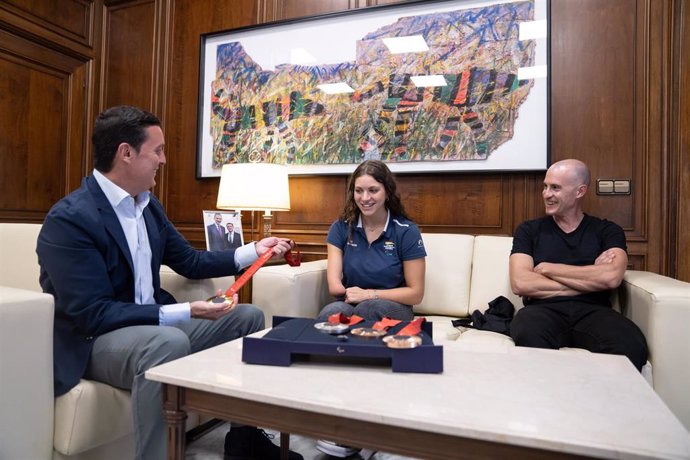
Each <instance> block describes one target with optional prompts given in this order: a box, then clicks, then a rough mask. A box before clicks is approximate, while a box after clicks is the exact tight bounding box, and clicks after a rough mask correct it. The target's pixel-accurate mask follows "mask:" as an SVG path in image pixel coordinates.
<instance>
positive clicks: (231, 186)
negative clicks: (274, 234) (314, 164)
mask: <svg viewBox="0 0 690 460" xmlns="http://www.w3.org/2000/svg"><path fill="white" fill-rule="evenodd" d="M216 206H217V207H218V209H232V210H235V211H238V212H240V216H241V215H242V214H241V213H242V211H243V210H247V211H252V228H251V236H252V239H253V238H254V211H264V237H266V236H271V219H272V216H271V212H272V211H289V210H290V188H289V186H288V174H287V167H286V166H284V165H279V164H272V163H233V164H226V165H223V169H222V170H221V173H220V185H219V186H218V200H217V201H216Z"/></svg>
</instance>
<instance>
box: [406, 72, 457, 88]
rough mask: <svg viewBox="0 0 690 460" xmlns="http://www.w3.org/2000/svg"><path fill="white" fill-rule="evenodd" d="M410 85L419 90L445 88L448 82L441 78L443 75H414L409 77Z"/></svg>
mask: <svg viewBox="0 0 690 460" xmlns="http://www.w3.org/2000/svg"><path fill="white" fill-rule="evenodd" d="M410 78H411V80H412V83H414V84H415V86H417V87H419V88H424V87H426V86H447V85H448V82H446V79H445V78H443V75H415V76H414V77H410Z"/></svg>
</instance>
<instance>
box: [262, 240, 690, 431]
mask: <svg viewBox="0 0 690 460" xmlns="http://www.w3.org/2000/svg"><path fill="white" fill-rule="evenodd" d="M423 239H424V244H425V246H426V250H427V254H428V257H427V260H426V286H425V294H424V299H423V301H422V302H421V303H420V304H419V305H415V306H414V310H415V313H416V314H417V315H423V316H425V317H426V318H427V319H428V320H431V321H432V322H433V331H434V341H435V342H436V343H442V344H445V345H447V346H454V347H463V348H467V349H472V350H477V351H491V350H496V349H497V348H501V347H512V346H515V345H514V343H513V341H512V340H511V339H510V338H509V337H507V336H505V335H502V334H498V333H494V332H489V331H479V330H474V329H467V330H464V329H461V328H455V327H453V325H452V324H451V320H452V319H456V318H461V317H467V316H469V315H471V314H472V312H473V311H474V310H477V309H478V310H481V311H484V310H486V308H487V307H488V303H489V302H490V301H491V300H493V299H494V298H496V297H497V296H499V295H503V296H505V297H507V298H508V299H510V301H511V302H512V303H513V305H515V307H516V308H517V309H519V308H521V307H522V302H521V300H520V298H519V297H518V296H516V295H514V294H513V293H512V291H511V289H510V281H509V278H508V258H509V255H510V249H511V246H512V238H511V237H505V236H486V235H485V236H476V237H475V236H471V235H459V234H453V235H451V234H424V235H423ZM252 292H253V299H252V302H253V303H255V304H257V305H259V306H260V307H262V308H263V309H264V310H265V311H266V312H269V313H273V312H280V314H285V315H287V316H301V317H315V316H316V315H317V314H318V312H319V310H320V308H321V307H323V306H324V305H326V303H328V302H329V301H330V300H331V298H330V296H329V294H328V285H327V282H326V261H325V260H319V261H314V262H307V263H304V264H302V266H300V267H289V266H287V265H276V266H267V267H263V268H261V269H260V270H259V271H258V272H257V273H256V274H255V275H254V279H253V289H252ZM614 297H615V296H614ZM617 297H618V298H617V299H616V298H614V304H616V305H617V307H618V308H620V310H621V311H622V313H623V314H625V315H626V316H628V317H629V318H631V319H632V320H633V321H634V322H635V323H636V324H637V325H638V326H639V327H640V328H641V329H642V331H643V332H644V334H645V337H646V338H647V343H648V346H649V352H650V357H649V363H648V364H647V365H646V366H645V369H643V375H645V377H646V378H647V379H648V381H650V383H651V384H652V385H653V387H654V389H655V391H656V392H657V393H658V394H659V396H660V397H661V399H662V400H663V401H664V402H665V403H666V404H667V405H668V407H669V408H670V409H671V410H672V411H673V413H674V414H675V415H676V416H677V417H678V419H680V421H681V422H682V423H683V424H684V425H685V426H686V427H687V428H688V429H690V390H689V389H690V283H684V282H681V281H678V280H674V279H672V278H668V277H664V276H661V275H657V274H654V273H650V272H643V271H631V270H629V271H628V272H627V273H626V275H625V280H624V281H623V283H622V285H621V287H620V288H619V290H618V292H617ZM266 324H267V325H270V324H271V323H270V321H268V320H267V322H266ZM571 351H579V352H585V351H584V350H568V352H571ZM652 368H653V370H652Z"/></svg>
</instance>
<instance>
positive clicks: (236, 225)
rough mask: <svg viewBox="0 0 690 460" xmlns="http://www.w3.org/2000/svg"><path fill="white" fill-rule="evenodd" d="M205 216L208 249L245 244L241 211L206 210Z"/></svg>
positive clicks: (234, 247) (220, 248) (222, 248)
mask: <svg viewBox="0 0 690 460" xmlns="http://www.w3.org/2000/svg"><path fill="white" fill-rule="evenodd" d="M203 217H204V226H205V227H206V232H205V233H206V250H207V251H225V250H227V249H236V248H239V247H240V246H242V245H243V244H244V240H243V238H242V221H241V220H240V215H239V213H237V212H227V211H208V210H204V211H203Z"/></svg>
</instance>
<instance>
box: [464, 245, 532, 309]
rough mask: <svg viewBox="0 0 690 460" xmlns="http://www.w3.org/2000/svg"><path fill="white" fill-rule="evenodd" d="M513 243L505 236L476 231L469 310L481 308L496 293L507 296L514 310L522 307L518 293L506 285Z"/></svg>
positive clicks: (487, 305)
mask: <svg viewBox="0 0 690 460" xmlns="http://www.w3.org/2000/svg"><path fill="white" fill-rule="evenodd" d="M512 247H513V238H512V237H509V236H490V235H478V236H477V237H475V239H474V252H473V259H472V280H471V282H470V301H469V302H470V305H469V313H470V314H471V313H472V312H473V311H474V310H479V311H481V312H484V311H485V310H486V309H487V308H488V307H489V302H491V301H492V300H494V299H495V298H496V297H498V296H501V295H502V296H503V297H505V298H506V299H508V300H510V301H511V302H512V304H513V305H514V306H515V310H516V311H517V310H519V309H520V308H522V300H521V299H520V296H517V295H515V294H513V291H512V289H511V288H510V276H509V273H508V266H509V264H508V259H509V258H510V250H511V249H512Z"/></svg>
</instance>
